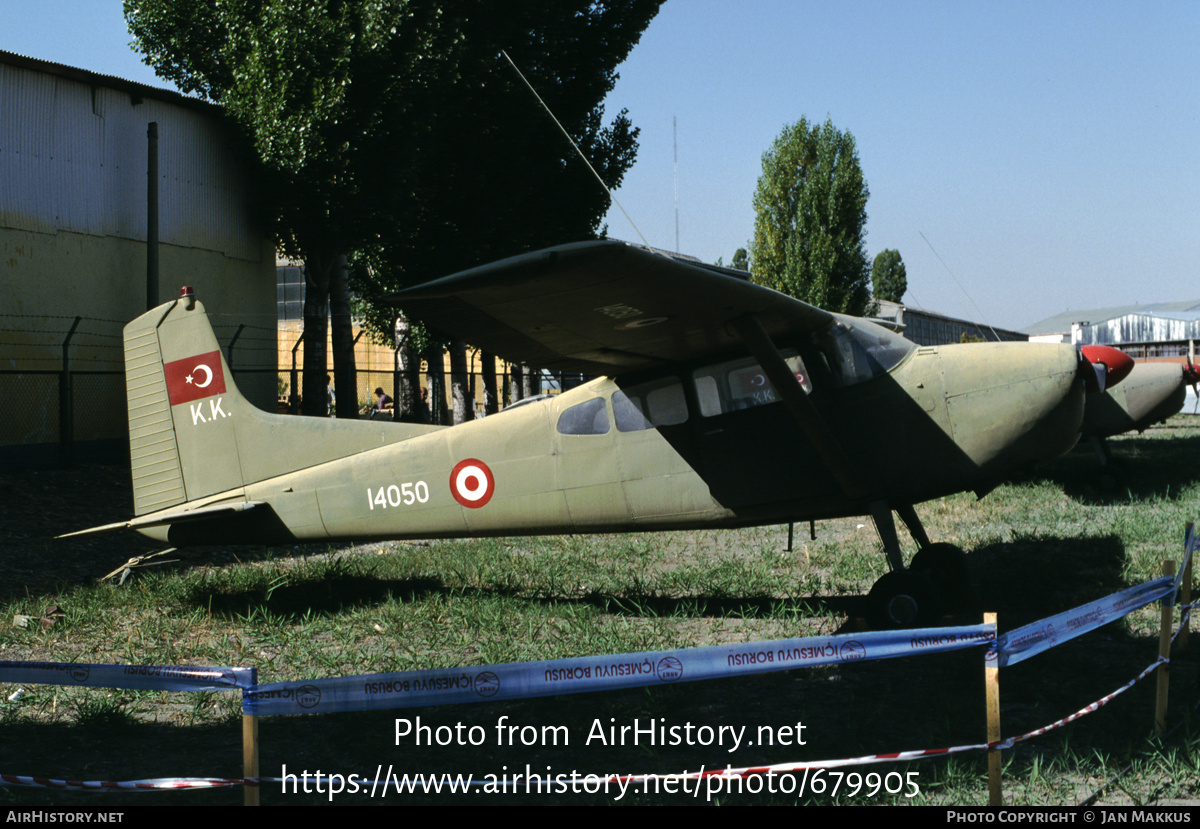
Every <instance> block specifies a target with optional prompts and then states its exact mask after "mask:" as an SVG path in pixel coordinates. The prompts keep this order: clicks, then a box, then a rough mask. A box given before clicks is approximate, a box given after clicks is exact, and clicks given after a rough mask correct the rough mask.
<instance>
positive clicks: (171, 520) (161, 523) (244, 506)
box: [56, 501, 262, 538]
mask: <svg viewBox="0 0 1200 829" xmlns="http://www.w3.org/2000/svg"><path fill="white" fill-rule="evenodd" d="M258 506H262V504H260V503H259V502H257V501H244V502H240V503H237V504H220V505H217V506H211V507H197V508H196V509H189V510H179V511H176V512H156V513H152V514H150V515H143V516H140V517H138V518H133V519H130V520H129V521H117V522H116V523H113V524H104V525H103V526H100V527H89V528H88V529H86V530H76V531H75V532H73V533H67V534H66V535H60V536H56V537H57V538H73V537H74V536H77V535H91V534H93V533H104V532H112V531H114V530H142V529H148V528H150V527H165V526H167V525H169V524H183V523H186V522H188V521H201V520H204V519H206V518H213V517H215V516H217V515H221V514H226V515H235V514H238V513H243V512H249V511H250V510H252V509H254V508H255V507H258Z"/></svg>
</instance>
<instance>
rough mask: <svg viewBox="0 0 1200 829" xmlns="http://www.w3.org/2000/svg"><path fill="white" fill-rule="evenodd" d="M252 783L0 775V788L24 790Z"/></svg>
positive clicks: (145, 789)
mask: <svg viewBox="0 0 1200 829" xmlns="http://www.w3.org/2000/svg"><path fill="white" fill-rule="evenodd" d="M255 782H256V781H253V780H249V779H246V778H240V777H230V778H227V777H159V778H151V779H147V780H123V781H115V780H54V779H52V778H49V777H22V776H20V775H16V774H0V785H5V786H24V787H26V788H33V789H63V790H65V791H77V792H79V791H87V792H96V791H113V790H119V791H130V792H135V791H137V792H148V791H156V790H162V789H219V788H225V787H228V786H238V785H242V784H246V785H253V784H254V783H255Z"/></svg>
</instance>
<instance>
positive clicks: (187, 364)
mask: <svg viewBox="0 0 1200 829" xmlns="http://www.w3.org/2000/svg"><path fill="white" fill-rule="evenodd" d="M163 374H165V375H166V376H167V396H168V397H170V398H171V405H172V406H178V405H179V404H180V403H190V402H191V401H193V400H200V399H201V398H204V397H212V396H213V395H214V394H224V393H225V372H224V371H223V370H222V368H221V352H220V351H210V352H208V353H207V354H197V355H196V356H195V357H185V358H184V359H182V360H172V361H171V362H169V363H163Z"/></svg>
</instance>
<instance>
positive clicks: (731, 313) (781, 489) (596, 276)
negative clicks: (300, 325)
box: [83, 241, 1128, 625]
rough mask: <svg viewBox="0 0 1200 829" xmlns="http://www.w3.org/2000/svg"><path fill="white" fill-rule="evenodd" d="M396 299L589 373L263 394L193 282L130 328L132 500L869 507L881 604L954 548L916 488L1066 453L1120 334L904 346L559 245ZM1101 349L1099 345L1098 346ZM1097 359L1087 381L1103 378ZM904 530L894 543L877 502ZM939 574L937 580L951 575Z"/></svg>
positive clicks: (366, 528) (189, 523)
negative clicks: (1085, 351) (312, 413)
mask: <svg viewBox="0 0 1200 829" xmlns="http://www.w3.org/2000/svg"><path fill="white" fill-rule="evenodd" d="M393 299H394V301H395V303H396V304H397V305H399V306H401V307H402V308H403V309H404V311H405V313H406V314H407V315H409V316H411V317H415V318H418V319H421V320H423V321H425V322H426V323H427V324H428V325H430V326H431V327H433V328H436V329H440V330H443V331H445V332H448V333H453V334H454V335H455V336H461V337H464V338H466V339H467V340H468V341H469V342H471V343H472V344H474V345H476V346H479V347H483V348H487V349H490V350H492V351H494V352H495V353H496V354H497V355H499V356H502V357H504V358H506V359H508V360H511V361H514V362H523V363H526V364H528V365H533V366H539V367H545V368H549V369H561V370H565V371H571V372H581V373H583V374H585V375H589V376H594V377H596V379H594V380H591V381H590V382H587V383H584V384H583V385H581V386H579V387H577V388H574V389H572V390H570V391H568V392H565V393H563V394H561V395H557V396H554V397H553V398H551V399H546V400H540V401H536V402H532V403H529V404H528V405H523V406H518V407H510V408H509V409H506V410H504V411H502V412H500V413H499V414H496V415H493V416H490V417H487V418H484V419H480V420H474V421H471V422H468V423H464V424H461V425H458V426H453V427H438V426H427V425H417V424H404V423H381V422H378V421H348V420H328V419H323V418H302V417H290V416H286V415H276V414H269V413H267V412H263V411H260V410H258V409H256V408H254V407H253V406H251V405H250V404H249V403H248V402H247V401H246V400H245V398H243V397H242V395H241V394H240V393H239V392H238V390H237V387H236V386H235V384H234V382H233V376H232V374H231V372H230V370H229V367H228V364H227V363H226V362H225V360H224V359H223V357H222V354H221V350H220V347H219V346H218V344H217V341H216V339H215V337H214V335H213V332H212V328H211V327H210V325H209V323H208V321H207V318H206V316H205V312H204V309H203V306H202V305H201V303H200V302H199V301H197V299H196V298H195V296H194V295H193V294H192V293H191V291H190V289H184V291H183V292H182V295H181V296H180V298H179V299H177V300H175V301H173V302H169V303H166V304H165V305H162V306H160V307H158V308H156V309H154V310H152V311H149V312H147V313H146V314H143V315H142V316H140V317H138V318H137V319H136V320H134V321H133V322H131V323H130V324H129V325H128V326H127V327H126V328H125V335H124V337H125V352H126V376H127V386H128V398H129V430H130V447H131V456H132V469H133V494H134V511H135V514H136V517H135V518H133V519H131V520H128V521H123V522H118V523H116V524H110V525H107V526H105V527H98V528H94V529H93V530H85V531H83V532H92V531H99V530H105V529H115V528H122V527H127V528H132V529H135V530H138V531H140V532H142V533H145V534H146V535H149V536H151V537H154V538H156V539H160V540H162V541H164V542H167V543H169V544H171V545H175V546H181V545H194V544H214V543H235V544H237V543H243V544H244V543H294V542H298V541H313V540H325V539H347V540H357V539H403V538H434V537H461V536H486V535H491V536H495V535H522V534H537V533H591V532H640V531H647V530H673V529H696V528H720V527H740V526H748V525H762V524H772V523H786V522H792V521H803V520H816V519H825V518H833V517H840V516H853V515H870V516H872V517H873V519H874V521H875V524H876V526H877V528H878V531H879V534H880V537H881V539H882V540H883V546H884V548H885V551H886V554H887V558H888V561H889V563H890V565H891V568H892V572H891V573H889V574H888V575H887V576H885V577H884V578H883V579H881V580H880V582H879V583H877V584H876V586H875V588H873V590H872V592H871V598H872V606H873V607H877V608H878V609H879V614H880V618H881V619H882V623H884V624H892V625H906V624H912V623H914V622H917V621H920V620H922V619H923V618H926V617H927V615H928V611H930V610H931V608H932V607H933V605H934V604H936V602H935V601H934V598H935V597H934V595H933V594H934V593H935V592H936V591H935V589H934V588H935V586H936V585H935V582H939V583H940V582H942V581H945V579H944V578H943V576H946V575H947V574H949V575H951V576H952V575H953V574H954V573H955V571H956V570H957V569H958V568H959V567H960V566H962V560H963V553H962V551H960V550H957V548H953V547H950V546H949V545H945V544H937V545H935V544H931V542H930V540H929V538H928V537H927V535H926V533H925V531H924V529H923V528H922V526H921V523H920V520H919V519H918V517H917V514H916V511H915V509H914V505H915V504H918V503H921V502H923V501H927V500H929V499H933V498H938V497H941V496H944V495H947V494H950V493H955V492H960V491H975V492H977V493H979V494H980V495H982V494H983V493H986V492H987V491H988V490H990V489H991V488H992V487H994V486H995V485H996V484H998V483H999V482H1000V481H1002V480H1003V479H1005V478H1006V477H1008V476H1010V475H1011V474H1013V473H1014V472H1017V471H1019V470H1022V469H1023V468H1025V467H1027V466H1029V465H1031V464H1034V463H1036V462H1039V461H1043V460H1047V459H1050V458H1053V457H1057V456H1059V455H1061V454H1063V453H1064V452H1066V451H1068V450H1069V449H1070V448H1071V447H1072V446H1073V445H1074V444H1075V442H1076V440H1077V439H1078V436H1079V427H1080V421H1081V418H1082V416H1083V406H1084V394H1085V392H1084V386H1085V384H1091V385H1092V386H1094V387H1096V388H1099V385H1098V383H1099V382H1100V379H1102V378H1103V376H1104V375H1105V374H1106V373H1108V374H1112V373H1113V372H1112V369H1113V368H1114V365H1113V363H1114V362H1117V363H1119V362H1120V361H1121V360H1127V359H1128V358H1127V357H1125V355H1124V354H1122V353H1121V352H1119V351H1116V350H1115V349H1108V350H1105V349H1099V350H1097V351H1095V352H1092V353H1091V354H1090V361H1089V359H1084V358H1083V357H1082V356H1081V355H1080V352H1078V351H1077V350H1076V349H1075V348H1074V347H1073V346H1069V345H1046V344H1030V343H986V344H970V345H949V346H939V347H936V348H934V347H918V346H917V345H915V344H913V343H912V342H910V341H908V340H905V339H903V338H902V337H900V336H898V335H896V334H894V333H892V332H891V331H888V330H886V329H884V328H882V327H880V326H878V325H876V324H874V323H872V322H870V321H868V320H865V319H860V318H856V317H850V316H845V315H842V314H835V313H830V312H827V311H823V310H821V309H819V308H815V307H813V306H811V305H807V304H805V303H803V302H799V301H797V300H795V299H793V298H791V297H788V296H785V295H783V294H781V293H778V292H776V291H773V290H770V289H768V288H765V287H762V286H759V285H755V284H753V283H750V282H749V281H746V280H745V279H743V278H738V277H737V276H734V275H732V273H731V272H728V271H724V270H723V269H716V268H711V267H705V266H700V265H697V264H694V263H688V262H684V261H680V260H677V259H673V258H671V257H670V256H667V255H663V254H661V253H658V252H654V251H651V250H648V249H644V248H639V247H635V246H631V245H627V244H625V243H621V242H612V241H599V242H583V243H577V244H572V245H564V246H560V247H556V248H550V249H547V250H543V251H538V252H534V253H529V254H525V255H522V256H517V257H514V258H511V259H506V260H503V261H500V262H496V263H493V264H490V265H485V266H483V267H480V268H476V269H474V270H469V271H465V272H463V273H459V274H456V275H453V276H449V277H446V278H444V279H440V280H436V281H434V282H430V283H427V284H425V285H422V286H419V287H416V288H413V289H410V290H407V291H404V292H402V293H400V294H397V295H396V296H395V297H394V298H393ZM1106 366H1107V368H1106ZM1098 378H1099V379H1098ZM893 511H895V513H896V514H898V515H899V516H900V518H901V519H902V520H903V522H904V523H905V524H906V525H907V527H908V530H909V532H910V534H911V535H912V537H913V538H914V540H915V541H916V543H917V545H918V546H919V547H920V550H921V551H920V552H918V553H917V555H916V556H915V558H914V559H913V562H912V567H911V568H910V569H906V568H905V567H904V559H903V556H902V552H901V546H900V542H899V538H898V535H897V532H896V527H895V524H894V522H893V519H892V512H893ZM947 589H952V588H950V587H947Z"/></svg>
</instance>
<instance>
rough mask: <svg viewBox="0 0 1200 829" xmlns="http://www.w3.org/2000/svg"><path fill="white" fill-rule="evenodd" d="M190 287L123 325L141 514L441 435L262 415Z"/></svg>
mask: <svg viewBox="0 0 1200 829" xmlns="http://www.w3.org/2000/svg"><path fill="white" fill-rule="evenodd" d="M183 290H184V294H183V296H181V297H180V298H179V299H177V300H175V301H173V302H168V303H167V304H165V305H160V306H159V307H158V308H155V309H154V310H152V311H147V312H146V313H145V314H142V315H141V316H140V317H138V318H137V319H135V320H134V321H133V322H131V323H129V325H127V326H125V383H126V394H127V396H128V402H129V450H130V458H131V460H132V468H133V505H134V512H135V514H136V515H145V514H147V513H151V512H156V511H158V510H163V509H167V508H169V507H174V506H176V505H179V504H184V503H188V504H190V505H191V507H190V508H195V507H197V506H201V505H203V502H204V501H205V500H206V499H207V500H208V501H209V502H210V503H211V502H215V501H223V502H228V501H236V500H237V499H239V498H241V499H244V498H245V487H246V486H247V485H249V484H254V483H258V482H259V481H264V480H267V479H269V478H273V477H276V476H279V475H284V474H287V473H289V472H293V471H296V470H299V469H306V468H308V467H311V466H316V465H318V464H321V463H325V462H327V461H331V460H335V459H337V458H343V457H347V456H349V455H354V454H356V453H358V452H363V451H366V450H369V449H376V448H378V447H380V446H386V445H387V444H389V443H397V442H399V441H402V440H407V439H408V438H411V437H415V436H417V435H422V434H427V433H429V432H431V431H436V430H438V429H440V428H443V427H440V426H423V425H417V424H408V423H387V422H379V421H364V420H330V419H328V418H316V417H294V416H289V415H279V414H274V413H269V412H264V411H261V410H259V409H256V408H255V407H254V406H252V405H251V404H250V402H249V401H248V400H246V398H244V397H243V396H242V394H241V392H240V391H238V388H237V385H236V384H235V383H234V379H233V373H232V372H231V371H230V370H229V366H228V365H227V364H226V362H225V359H224V357H223V356H222V354H221V347H220V345H219V344H218V343H217V338H216V335H215V334H213V330H212V326H211V325H210V324H209V322H208V317H207V315H206V314H205V312H204V306H203V305H202V304H201V303H200V302H199V301H198V300H196V298H195V297H194V296H193V295H192V293H191V289H190V288H184V289H183ZM347 399H349V400H353V399H354V396H353V393H350V394H349V395H347ZM213 496H219V497H213ZM197 502H201V504H197Z"/></svg>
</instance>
